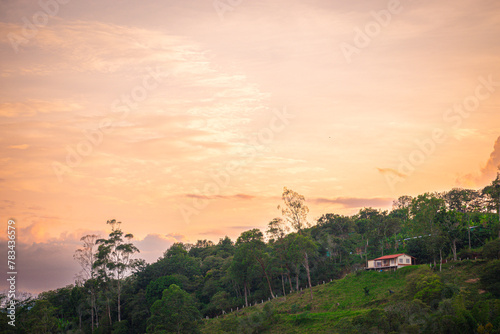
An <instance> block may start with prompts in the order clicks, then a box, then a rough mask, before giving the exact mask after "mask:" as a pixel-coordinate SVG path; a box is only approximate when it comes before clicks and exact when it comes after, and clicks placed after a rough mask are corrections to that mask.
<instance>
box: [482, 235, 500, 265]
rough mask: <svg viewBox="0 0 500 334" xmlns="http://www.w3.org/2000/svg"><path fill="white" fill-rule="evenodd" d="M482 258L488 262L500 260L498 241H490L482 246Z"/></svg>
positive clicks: (499, 241)
mask: <svg viewBox="0 0 500 334" xmlns="http://www.w3.org/2000/svg"><path fill="white" fill-rule="evenodd" d="M483 257H484V258H485V259H490V260H499V259H500V239H496V240H493V241H490V242H488V243H487V244H486V245H484V247H483Z"/></svg>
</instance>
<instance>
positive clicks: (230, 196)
mask: <svg viewBox="0 0 500 334" xmlns="http://www.w3.org/2000/svg"><path fill="white" fill-rule="evenodd" d="M185 196H186V197H188V198H196V199H206V200H215V199H229V200H231V199H240V200H251V199H254V198H255V196H253V195H247V194H236V195H213V196H206V195H198V194H186V195H185Z"/></svg>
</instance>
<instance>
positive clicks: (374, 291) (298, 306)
mask: <svg viewBox="0 0 500 334" xmlns="http://www.w3.org/2000/svg"><path fill="white" fill-rule="evenodd" d="M492 263H496V261H495V262H492ZM487 266H488V262H486V261H485V260H475V261H471V260H465V261H459V262H450V263H448V264H445V265H443V269H442V271H441V272H439V271H433V270H431V269H430V268H429V266H428V265H420V266H411V267H406V268H402V269H399V270H397V271H395V272H394V271H390V272H389V271H388V272H376V271H361V270H360V271H356V272H354V273H351V274H348V275H347V276H346V277H344V278H342V279H339V280H335V281H332V282H329V283H325V284H321V285H318V286H316V287H313V291H314V300H313V301H311V299H310V296H309V293H308V292H306V291H302V292H298V293H293V294H291V295H288V296H286V297H280V298H277V299H274V300H272V301H269V302H265V303H262V304H258V305H256V306H252V307H248V308H245V309H243V310H239V311H238V312H233V313H230V314H226V315H224V316H221V317H219V318H215V319H208V320H204V325H203V327H202V331H203V333H390V332H394V333H421V332H428V333H447V332H448V333H474V332H476V333H497V332H499V328H500V300H498V299H493V296H492V294H491V293H489V292H485V291H484V290H482V289H481V285H480V278H479V275H478V273H482V272H484V271H485V270H486V269H487ZM490 266H491V263H490ZM471 330H472V331H471Z"/></svg>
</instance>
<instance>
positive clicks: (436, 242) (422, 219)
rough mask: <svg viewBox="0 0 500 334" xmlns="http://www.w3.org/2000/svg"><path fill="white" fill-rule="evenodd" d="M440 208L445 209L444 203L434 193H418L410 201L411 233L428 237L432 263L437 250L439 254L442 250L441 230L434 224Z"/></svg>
mask: <svg viewBox="0 0 500 334" xmlns="http://www.w3.org/2000/svg"><path fill="white" fill-rule="evenodd" d="M441 210H445V203H444V200H443V199H441V198H439V197H438V196H437V195H436V194H431V193H425V194H422V195H418V197H416V198H414V199H413V201H412V206H411V213H412V215H413V235H414V236H422V237H426V238H428V240H429V242H427V243H426V245H427V246H428V249H429V252H430V253H431V254H432V257H433V258H434V263H436V256H437V251H438V250H440V255H441V252H442V251H441V248H442V247H441V246H442V242H443V239H442V236H441V233H440V232H441V230H440V228H439V226H437V224H436V217H437V215H438V212H439V211H441Z"/></svg>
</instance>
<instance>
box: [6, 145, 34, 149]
mask: <svg viewBox="0 0 500 334" xmlns="http://www.w3.org/2000/svg"><path fill="white" fill-rule="evenodd" d="M28 147H30V146H29V145H28V144H21V145H10V146H9V148H12V149H15V150H25V149H27V148H28Z"/></svg>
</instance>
